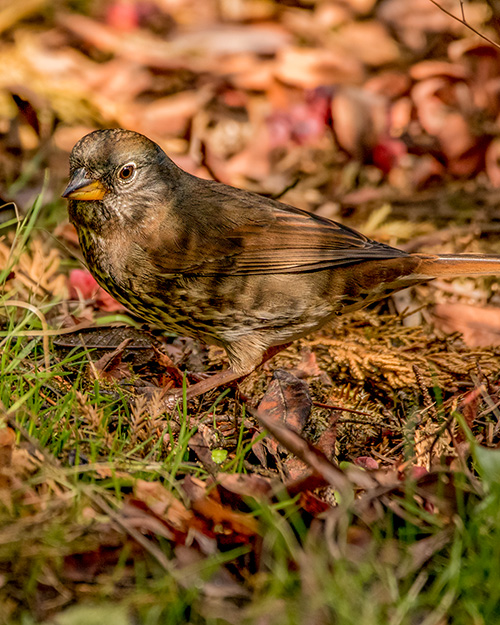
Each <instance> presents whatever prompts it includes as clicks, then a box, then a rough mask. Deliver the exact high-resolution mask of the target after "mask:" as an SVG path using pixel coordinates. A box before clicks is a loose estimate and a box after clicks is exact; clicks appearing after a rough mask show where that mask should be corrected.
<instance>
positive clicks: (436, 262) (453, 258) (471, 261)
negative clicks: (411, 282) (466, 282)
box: [412, 254, 500, 279]
mask: <svg viewBox="0 0 500 625" xmlns="http://www.w3.org/2000/svg"><path fill="white" fill-rule="evenodd" d="M412 256H414V257H415V258H417V257H419V258H420V259H421V261H420V263H418V265H417V266H416V267H415V270H414V272H413V275H412V278H413V277H417V275H421V276H422V279H431V278H446V277H449V278H453V277H456V276H495V275H497V276H500V255H493V254H492V255H482V254H440V255H436V256H430V255H424V254H413V255H412Z"/></svg>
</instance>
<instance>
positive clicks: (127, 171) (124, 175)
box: [118, 163, 135, 181]
mask: <svg viewBox="0 0 500 625" xmlns="http://www.w3.org/2000/svg"><path fill="white" fill-rule="evenodd" d="M134 174H135V165H134V164H133V163H127V165H124V166H123V167H122V168H121V169H120V172H119V174H118V176H119V177H120V180H127V181H129V180H131V179H132V178H133V177H134Z"/></svg>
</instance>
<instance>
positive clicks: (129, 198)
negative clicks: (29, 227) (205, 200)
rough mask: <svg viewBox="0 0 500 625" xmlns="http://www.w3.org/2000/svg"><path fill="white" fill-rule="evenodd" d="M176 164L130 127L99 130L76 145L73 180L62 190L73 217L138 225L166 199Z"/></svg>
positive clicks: (89, 222)
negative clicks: (127, 128) (129, 128)
mask: <svg viewBox="0 0 500 625" xmlns="http://www.w3.org/2000/svg"><path fill="white" fill-rule="evenodd" d="M178 172H180V170H178V168H177V167H176V166H175V165H174V163H173V162H172V161H171V160H170V159H169V158H168V157H167V156H166V154H165V153H164V152H163V150H162V149H161V148H160V147H159V146H158V145H157V144H156V143H154V142H153V141H151V140H150V139H148V138H147V137H145V136H144V135H141V134H138V133H136V132H132V131H130V130H122V129H109V130H96V131H95V132H91V133H90V134H88V135H86V136H85V137H83V138H82V139H80V141H78V143H77V144H76V145H75V147H74V148H73V151H72V152H71V156H70V180H69V183H68V186H67V187H66V189H65V190H64V192H63V194H62V195H63V197H64V198H66V199H68V200H69V207H68V210H69V214H70V218H71V220H72V221H73V222H74V223H75V225H76V226H77V227H78V226H82V225H84V226H86V227H89V228H95V229H102V227H103V226H104V225H105V224H107V225H109V226H110V227H116V226H120V225H121V226H126V225H127V224H134V225H135V226H137V225H138V224H140V223H141V222H142V221H143V220H144V219H148V218H150V217H151V216H152V215H151V211H152V210H153V209H152V207H154V206H158V202H159V201H160V203H161V201H162V200H163V203H164V202H165V200H166V199H167V197H168V195H169V193H168V185H169V184H171V185H174V181H175V179H176V177H177V175H178Z"/></svg>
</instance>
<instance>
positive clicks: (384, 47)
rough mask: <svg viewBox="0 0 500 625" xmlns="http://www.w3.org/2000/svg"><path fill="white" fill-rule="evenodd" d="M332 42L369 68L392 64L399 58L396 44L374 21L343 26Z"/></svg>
mask: <svg viewBox="0 0 500 625" xmlns="http://www.w3.org/2000/svg"><path fill="white" fill-rule="evenodd" d="M333 41H334V42H335V43H336V44H337V45H339V46H342V47H343V48H345V49H346V50H348V51H349V52H350V54H351V55H353V56H354V57H355V58H356V59H358V60H360V61H361V62H363V63H365V64H366V65H368V66H370V67H378V66H380V65H385V64H388V63H394V62H395V61H396V60H397V59H398V58H399V49H398V46H397V44H396V42H395V41H394V39H393V38H392V37H391V36H390V35H389V33H388V31H387V29H386V28H385V26H384V25H383V24H381V23H380V22H376V21H374V20H368V21H363V22H349V23H348V24H345V26H342V27H341V28H340V29H339V30H338V32H336V34H335V37H334V39H333Z"/></svg>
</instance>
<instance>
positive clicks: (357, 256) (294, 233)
mask: <svg viewBox="0 0 500 625" xmlns="http://www.w3.org/2000/svg"><path fill="white" fill-rule="evenodd" d="M209 189H210V191H211V193H209V197H207V196H206V195H205V194H204V193H203V192H200V193H199V194H198V197H196V198H192V199H191V201H190V202H189V203H186V202H184V204H183V207H182V208H181V209H182V211H183V213H184V215H183V217H184V219H183V220H182V221H183V223H185V224H186V225H185V227H184V228H183V229H182V230H181V231H180V232H177V234H176V235H175V236H173V235H170V236H166V235H165V231H166V229H163V235H162V236H159V237H158V239H157V243H156V244H155V243H154V241H152V240H151V239H149V240H148V245H147V249H148V255H149V257H150V260H151V262H152V263H153V265H154V266H155V268H156V269H157V271H158V272H159V273H160V274H163V275H172V274H183V275H193V276H216V275H228V274H229V275H251V274H280V273H303V272H311V271H318V270H321V269H331V268H334V267H336V266H339V265H348V264H352V263H356V262H360V261H363V260H376V259H387V258H398V257H405V256H408V254H407V253H406V252H403V251H401V250H398V249H395V248H393V247H390V246H388V245H384V244H383V243H377V242H376V241H372V240H371V239H369V238H367V237H365V236H364V235H362V234H360V233H358V232H356V231H355V230H352V229H351V228H348V227H347V226H343V225H341V224H339V223H337V222H334V221H331V220H329V219H325V218H323V217H320V216H317V215H313V214H311V213H308V212H306V211H302V210H300V209H297V208H294V207H292V206H287V205H286V204H282V203H281V202H277V201H275V200H270V199H267V198H263V197H261V196H257V195H255V194H251V193H246V192H243V191H239V192H238V193H235V192H234V190H233V189H232V188H231V187H226V186H225V185H218V184H216V185H215V184H214V185H213V186H210V187H209ZM202 190H203V188H202ZM214 191H215V193H214ZM203 200H205V201H203ZM181 209H180V210H181ZM210 213H211V214H210ZM153 240H154V237H153Z"/></svg>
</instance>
